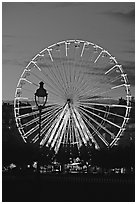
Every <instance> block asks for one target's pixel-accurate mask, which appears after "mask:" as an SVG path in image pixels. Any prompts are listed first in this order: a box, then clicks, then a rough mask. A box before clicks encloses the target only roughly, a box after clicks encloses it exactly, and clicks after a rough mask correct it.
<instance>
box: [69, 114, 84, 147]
mask: <svg viewBox="0 0 137 204" xmlns="http://www.w3.org/2000/svg"><path fill="white" fill-rule="evenodd" d="M72 114H73V118H74V121H75V125H76V127H77V130H78V132H79V135H80V138H81V139H82V141H83V143H84V145H85V144H87V139H86V138H85V135H84V132H83V128H82V127H81V124H80V122H79V117H78V116H77V114H76V113H75V112H74V111H73V112H72Z"/></svg>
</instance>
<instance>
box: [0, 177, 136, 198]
mask: <svg viewBox="0 0 137 204" xmlns="http://www.w3.org/2000/svg"><path fill="white" fill-rule="evenodd" d="M2 182H3V184H2V201H3V202H90V201H92V202H134V201H135V182H134V177H133V176H131V175H130V176H127V175H121V176H119V175H110V176H109V175H105V176H101V175H100V176H99V175H91V174H49V175H23V174H22V175H9V174H4V175H3V181H2Z"/></svg>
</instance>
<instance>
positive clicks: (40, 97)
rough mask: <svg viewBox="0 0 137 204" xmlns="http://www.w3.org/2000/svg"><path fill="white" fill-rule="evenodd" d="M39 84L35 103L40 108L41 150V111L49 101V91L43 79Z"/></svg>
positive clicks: (38, 166)
mask: <svg viewBox="0 0 137 204" xmlns="http://www.w3.org/2000/svg"><path fill="white" fill-rule="evenodd" d="M39 84H40V87H39V88H38V89H37V90H36V93H35V103H36V106H37V107H38V110H39V150H40V133H41V112H42V109H43V108H44V106H45V104H46V102H47V97H48V93H47V91H46V89H44V87H43V86H44V83H43V82H42V81H41V82H40V83H39ZM37 170H38V172H39V171H40V165H39V161H38V164H37Z"/></svg>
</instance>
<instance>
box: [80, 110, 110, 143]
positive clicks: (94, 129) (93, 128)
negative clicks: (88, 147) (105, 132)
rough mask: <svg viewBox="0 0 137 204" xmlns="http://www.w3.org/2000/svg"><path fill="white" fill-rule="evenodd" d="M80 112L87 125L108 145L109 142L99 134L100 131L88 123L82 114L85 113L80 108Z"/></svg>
mask: <svg viewBox="0 0 137 204" xmlns="http://www.w3.org/2000/svg"><path fill="white" fill-rule="evenodd" d="M80 113H81V115H82V117H83V119H84V120H85V121H86V122H87V123H88V125H89V126H90V127H91V129H92V130H93V131H94V133H96V135H97V136H98V137H99V138H100V139H101V140H102V141H103V143H104V144H105V145H106V146H107V147H108V146H109V143H108V142H107V141H106V140H105V139H104V138H103V136H102V135H101V134H100V132H99V131H98V130H97V129H96V128H95V127H94V126H93V125H92V123H89V121H88V120H87V119H86V117H85V116H84V115H85V113H84V112H83V111H82V110H80Z"/></svg>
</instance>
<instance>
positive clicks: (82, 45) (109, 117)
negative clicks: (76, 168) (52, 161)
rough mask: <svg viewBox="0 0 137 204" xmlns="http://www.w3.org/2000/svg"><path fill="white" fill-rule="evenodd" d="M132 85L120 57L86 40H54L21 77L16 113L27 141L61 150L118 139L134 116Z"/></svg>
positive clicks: (103, 144)
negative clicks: (41, 92)
mask: <svg viewBox="0 0 137 204" xmlns="http://www.w3.org/2000/svg"><path fill="white" fill-rule="evenodd" d="M40 81H42V82H43V83H44V87H45V88H46V90H47V92H48V100H47V103H46V104H45V106H44V108H43V109H42V112H41V132H40V140H39V112H38V109H37V107H36V104H35V99H34V98H35V96H34V93H35V91H36V89H37V88H38V87H39V82H40ZM130 101H131V94H130V85H129V83H128V79H127V74H126V73H125V72H124V71H123V68H122V65H121V64H119V63H118V62H117V60H116V59H115V57H113V56H111V54H110V53H109V52H108V51H106V50H105V49H103V48H102V47H100V46H98V45H96V44H94V43H91V42H88V41H83V40H66V41H62V42H58V43H56V44H53V45H51V46H49V47H47V48H45V49H43V50H42V51H41V52H39V53H38V54H37V55H36V56H35V57H34V58H33V59H31V60H30V62H29V63H28V65H27V66H26V67H25V69H24V71H23V73H22V74H21V77H20V79H19V81H18V84H17V88H16V92H15V100H14V113H15V119H16V124H17V127H18V130H19V132H20V134H21V136H22V138H23V139H24V141H25V142H28V143H33V144H36V145H40V146H41V147H43V148H44V147H45V148H46V147H48V148H49V149H52V150H53V151H54V152H55V154H57V153H58V152H59V150H60V149H62V148H65V147H69V148H70V149H73V148H74V149H76V150H77V152H79V153H80V149H81V148H82V147H88V148H89V149H90V148H91V149H92V148H93V147H94V148H95V149H101V148H105V147H106V148H109V147H112V146H113V145H117V144H118V141H119V139H120V136H122V135H123V132H124V130H125V127H126V124H127V122H128V120H129V113H130V109H131V104H130Z"/></svg>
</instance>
